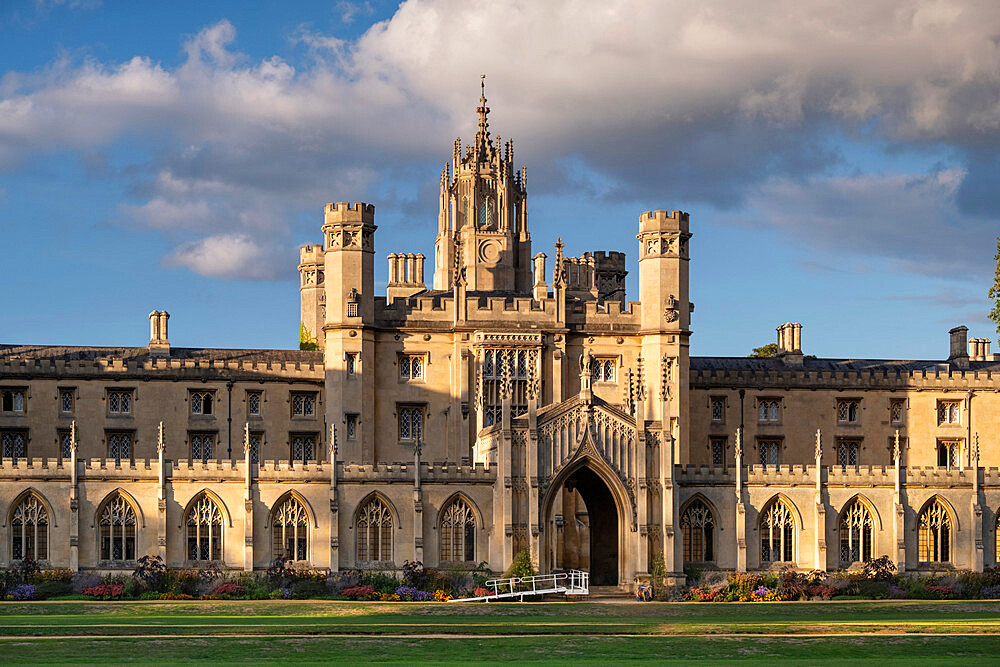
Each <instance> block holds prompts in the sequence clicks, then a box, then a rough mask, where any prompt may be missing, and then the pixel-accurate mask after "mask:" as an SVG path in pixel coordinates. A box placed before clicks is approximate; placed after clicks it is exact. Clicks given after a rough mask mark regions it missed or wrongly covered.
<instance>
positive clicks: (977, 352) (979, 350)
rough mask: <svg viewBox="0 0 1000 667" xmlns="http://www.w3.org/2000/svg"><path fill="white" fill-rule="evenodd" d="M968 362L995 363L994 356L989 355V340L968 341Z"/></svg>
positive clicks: (971, 339)
mask: <svg viewBox="0 0 1000 667" xmlns="http://www.w3.org/2000/svg"><path fill="white" fill-rule="evenodd" d="M969 361H996V359H995V355H993V354H990V339H989V338H970V339H969Z"/></svg>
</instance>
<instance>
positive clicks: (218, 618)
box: [0, 601, 1000, 664]
mask: <svg viewBox="0 0 1000 667" xmlns="http://www.w3.org/2000/svg"><path fill="white" fill-rule="evenodd" d="M775 635H778V636H775ZM0 650H3V652H4V656H5V660H6V661H7V662H22V663H23V662H30V663H39V662H56V663H58V662H62V663H66V662H112V663H122V662H132V661H150V660H155V661H157V662H184V661H189V660H197V659H211V660H213V661H217V662H227V661H228V662H237V661H240V660H245V659H247V658H252V659H253V660H255V661H264V662H270V661H279V662H280V661H288V660H297V661H316V662H320V661H325V660H330V659H331V658H333V657H336V659H337V660H349V661H351V662H366V661H367V662H373V661H374V662H380V661H403V662H415V661H421V662H444V663H459V662H468V661H469V660H470V659H473V658H477V657H478V658H482V659H488V660H490V661H525V660H529V661H538V662H552V663H563V664H565V663H583V662H603V663H607V662H619V661H628V660H645V659H650V658H653V659H655V660H657V661H660V662H663V661H668V660H672V659H678V660H680V659H692V658H695V659H702V660H705V661H707V662H711V663H715V664H718V663H719V662H720V661H724V660H730V659H737V658H738V659H744V660H745V659H750V660H767V661H769V662H773V661H774V660H775V659H782V658H783V659H786V660H793V661H794V660H799V661H802V662H803V663H816V662H819V661H822V660H831V661H832V660H838V661H843V660H857V661H860V660H864V659H866V658H868V659H870V658H871V657H873V656H875V655H877V656H878V659H879V660H880V661H882V662H888V663H892V662H899V663H902V662H904V661H907V662H912V661H913V659H915V658H918V659H920V660H921V662H922V663H924V662H927V661H931V662H932V663H933V661H938V662H941V663H946V662H953V661H958V660H964V659H970V658H972V659H977V660H979V661H981V662H982V661H987V662H997V661H998V660H1000V658H996V657H994V656H1000V602H982V601H972V602H970V601H954V602H919V601H882V602H870V601H857V602H806V603H801V602H799V603H797V602H787V603H766V604H711V603H655V602H654V603H645V604H643V603H596V602H595V603H590V602H574V603H523V604H521V603H509V604H507V603H500V604H498V603H490V604H483V603H476V604H474V603H458V604H443V603H426V604H422V603H408V604H398V603H349V602H328V601H314V602H313V601H264V602H239V601H233V602H219V601H212V602H131V603H129V602H126V603H81V602H62V603H60V602H34V603H30V602H29V603H16V602H5V603H0Z"/></svg>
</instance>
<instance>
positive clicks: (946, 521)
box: [917, 498, 951, 563]
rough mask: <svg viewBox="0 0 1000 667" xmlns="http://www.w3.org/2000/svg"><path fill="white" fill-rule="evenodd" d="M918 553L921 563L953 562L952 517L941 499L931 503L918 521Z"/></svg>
mask: <svg viewBox="0 0 1000 667" xmlns="http://www.w3.org/2000/svg"><path fill="white" fill-rule="evenodd" d="M918 526H919V527H918V532H919V538H918V544H917V551H918V557H919V561H920V562H921V563H947V562H948V561H950V560H951V515H950V514H948V509H947V508H946V507H945V505H944V503H942V502H941V500H940V499H938V498H935V499H934V500H933V501H931V502H930V503H929V504H928V505H927V507H926V508H924V511H923V512H921V513H920V518H919V520H918Z"/></svg>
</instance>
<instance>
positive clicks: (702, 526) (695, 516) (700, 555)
mask: <svg viewBox="0 0 1000 667" xmlns="http://www.w3.org/2000/svg"><path fill="white" fill-rule="evenodd" d="M681 533H682V534H683V538H684V562H686V563H707V562H711V561H714V560H715V548H714V547H715V545H714V540H713V538H714V534H715V517H714V516H713V515H712V510H711V509H709V507H708V505H706V504H705V503H704V502H702V501H701V500H697V499H696V500H693V501H691V502H690V503H689V504H688V506H687V507H686V508H685V509H684V512H683V513H682V514H681Z"/></svg>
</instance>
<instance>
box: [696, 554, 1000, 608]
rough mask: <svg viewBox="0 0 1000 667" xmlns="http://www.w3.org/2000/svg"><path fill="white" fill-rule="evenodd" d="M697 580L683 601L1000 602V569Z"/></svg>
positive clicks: (880, 563)
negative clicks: (893, 600)
mask: <svg viewBox="0 0 1000 667" xmlns="http://www.w3.org/2000/svg"><path fill="white" fill-rule="evenodd" d="M696 579H697V581H696V582H695V585H693V586H690V587H688V588H686V589H683V590H682V591H681V592H680V594H681V597H682V598H683V599H685V600H690V601H694V602H774V601H781V600H830V599H836V598H854V599H869V600H882V599H896V600H900V599H914V600H958V599H962V600H981V599H1000V569H992V570H986V571H985V572H969V571H955V572H951V573H947V574H943V575H942V574H938V575H926V574H920V573H919V572H918V573H913V572H909V573H905V574H897V573H896V572H895V566H894V565H893V564H892V563H891V562H890V561H889V559H888V558H885V557H883V558H879V559H877V560H873V561H870V562H868V563H865V565H864V566H863V567H862V568H861V569H858V570H838V571H835V572H822V571H819V570H814V571H812V572H796V571H793V570H790V569H789V570H779V571H771V572H733V573H725V572H719V571H707V572H701V573H698V576H697V577H696Z"/></svg>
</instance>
